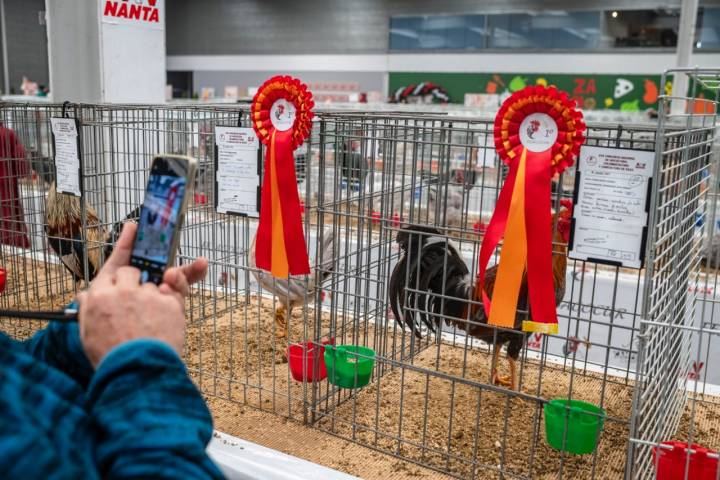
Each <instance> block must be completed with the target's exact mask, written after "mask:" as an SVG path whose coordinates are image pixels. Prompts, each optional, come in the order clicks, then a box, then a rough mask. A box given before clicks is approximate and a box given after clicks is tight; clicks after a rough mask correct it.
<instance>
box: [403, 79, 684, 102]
mask: <svg viewBox="0 0 720 480" xmlns="http://www.w3.org/2000/svg"><path fill="white" fill-rule="evenodd" d="M420 82H434V83H436V84H438V85H440V86H442V87H443V88H445V89H446V90H447V92H448V94H449V95H450V99H451V101H452V103H463V101H464V98H465V94H466V93H503V92H514V91H516V90H520V89H522V88H523V87H525V86H526V85H535V84H538V83H539V84H544V85H555V86H556V87H558V88H559V89H561V90H565V91H566V92H568V93H569V94H570V95H571V96H572V97H574V98H576V99H577V100H578V103H579V104H580V106H582V107H583V108H585V109H601V108H609V109H617V110H630V111H644V110H646V109H648V108H657V98H658V95H660V94H661V93H662V90H661V88H660V85H659V84H660V75H608V74H596V75H593V74H583V75H580V74H578V75H566V74H563V75H558V74H551V73H547V74H519V73H499V74H492V73H433V72H412V73H404V72H402V73H401V72H397V73H394V72H391V73H390V75H389V84H390V93H391V94H392V93H394V92H395V91H396V90H397V89H398V88H400V87H403V86H407V85H411V84H417V83H420ZM665 88H670V86H669V85H667V86H665Z"/></svg>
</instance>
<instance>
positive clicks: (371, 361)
mask: <svg viewBox="0 0 720 480" xmlns="http://www.w3.org/2000/svg"><path fill="white" fill-rule="evenodd" d="M374 365H375V351H374V350H373V349H371V348H367V347H360V346H357V345H339V346H337V347H334V348H333V347H332V346H330V345H327V346H326V347H325V367H326V368H327V379H328V381H329V382H330V383H332V384H333V385H337V386H338V387H342V388H360V387H364V386H365V385H367V384H368V383H369V382H370V377H371V376H372V371H373V366H374Z"/></svg>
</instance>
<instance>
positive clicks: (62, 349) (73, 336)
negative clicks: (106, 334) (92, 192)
mask: <svg viewBox="0 0 720 480" xmlns="http://www.w3.org/2000/svg"><path fill="white" fill-rule="evenodd" d="M20 345H21V346H22V348H23V349H24V350H25V351H26V352H27V353H29V354H30V355H32V356H33V357H35V358H36V359H38V360H41V361H43V362H45V363H47V364H48V365H50V366H52V367H54V368H56V369H58V370H60V371H61V372H63V373H65V374H66V375H68V376H69V377H71V378H72V379H73V380H75V381H76V382H77V383H79V384H80V385H81V386H82V387H83V388H87V385H88V383H90V379H91V378H92V375H93V373H94V370H93V368H92V365H91V364H90V361H89V360H88V359H87V357H86V356H85V351H84V350H83V347H82V343H80V330H79V328H78V324H77V323H76V322H73V323H61V322H50V324H49V325H48V326H47V327H46V328H45V329H43V330H40V331H39V332H38V333H36V334H35V335H34V336H33V337H32V338H30V339H28V340H26V341H24V342H21V344H20Z"/></svg>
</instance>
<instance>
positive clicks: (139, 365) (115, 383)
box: [86, 340, 223, 479]
mask: <svg viewBox="0 0 720 480" xmlns="http://www.w3.org/2000/svg"><path fill="white" fill-rule="evenodd" d="M87 399H88V400H87V401H88V403H87V407H86V408H87V411H88V413H89V415H90V416H91V418H92V421H93V423H94V424H95V425H96V431H97V435H98V438H96V441H95V449H96V450H95V457H96V464H97V466H98V470H99V473H100V475H101V476H102V477H103V478H111V479H113V478H115V479H119V478H122V479H126V478H156V479H157V478H160V479H163V478H167V479H177V478H193V479H206V478H223V477H222V474H221V473H220V471H219V470H218V469H217V467H216V466H215V464H213V463H212V461H211V460H210V458H209V457H208V455H207V453H206V451H205V448H206V447H207V444H208V442H209V441H210V438H211V436H212V418H211V416H210V412H209V411H208V408H207V406H206V405H205V402H204V401H203V399H202V397H201V396H200V393H199V392H198V390H197V389H196V388H195V385H193V383H192V382H191V381H190V378H189V377H188V375H187V371H186V370H185V366H184V365H183V363H182V361H181V360H180V358H179V357H178V355H177V354H176V353H175V352H174V351H173V350H172V349H171V348H170V347H169V346H168V345H166V344H164V343H162V342H159V341H156V340H133V341H131V342H128V343H125V344H123V345H121V346H119V347H117V348H116V349H114V350H113V351H112V352H110V353H109V354H108V355H107V356H106V357H105V358H104V359H103V360H102V361H101V363H100V365H99V366H98V369H97V371H96V373H95V376H94V377H93V378H92V381H91V383H90V386H89V388H88V393H87Z"/></svg>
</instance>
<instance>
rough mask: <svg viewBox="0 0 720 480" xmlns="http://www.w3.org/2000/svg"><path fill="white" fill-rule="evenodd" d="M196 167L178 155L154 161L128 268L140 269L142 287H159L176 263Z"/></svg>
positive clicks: (192, 162)
mask: <svg viewBox="0 0 720 480" xmlns="http://www.w3.org/2000/svg"><path fill="white" fill-rule="evenodd" d="M195 166H196V161H195V159H193V158H190V157H185V156H181V155H159V156H156V157H155V158H153V161H152V165H151V166H150V177H149V178H148V183H147V188H146V189H145V200H144V201H143V204H142V208H141V209H140V223H139V225H138V229H137V234H136V235H135V244H134V245H133V250H132V256H131V258H130V265H132V266H133V267H136V268H138V269H140V272H141V277H140V278H141V282H142V283H146V282H153V283H154V284H156V285H159V284H160V282H161V281H162V277H163V273H165V269H166V268H167V267H168V266H169V265H173V263H174V262H175V253H176V251H177V245H178V240H179V238H180V227H181V226H182V223H183V220H184V218H185V209H186V206H187V197H188V192H189V190H190V187H191V186H192V185H193V182H194V179H195Z"/></svg>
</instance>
